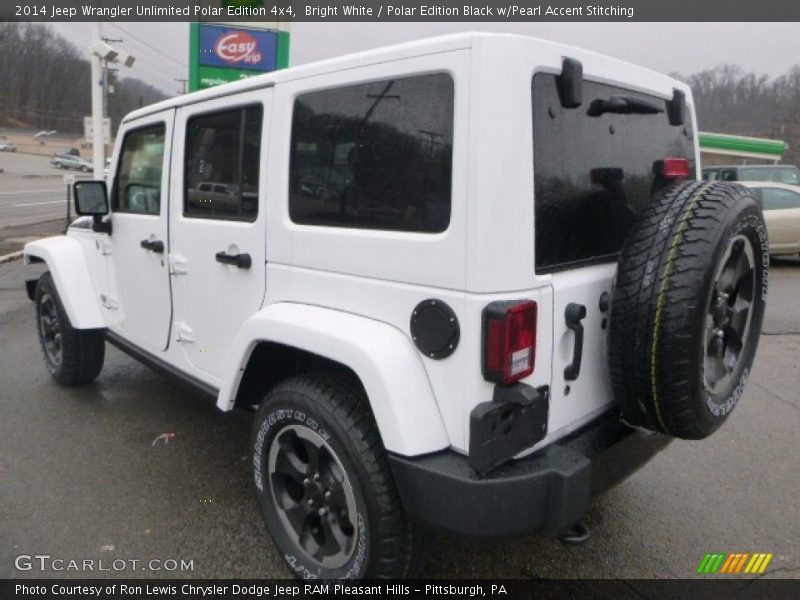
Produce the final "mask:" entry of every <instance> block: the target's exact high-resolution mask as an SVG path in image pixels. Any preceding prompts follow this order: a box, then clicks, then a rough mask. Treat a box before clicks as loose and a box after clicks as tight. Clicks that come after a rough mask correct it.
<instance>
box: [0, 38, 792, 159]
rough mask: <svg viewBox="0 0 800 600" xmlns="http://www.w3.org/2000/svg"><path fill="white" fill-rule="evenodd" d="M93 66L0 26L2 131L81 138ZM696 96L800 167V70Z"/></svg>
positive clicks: (74, 52) (142, 93)
mask: <svg viewBox="0 0 800 600" xmlns="http://www.w3.org/2000/svg"><path fill="white" fill-rule="evenodd" d="M89 72H90V68H89V61H88V60H87V59H86V58H85V57H84V56H83V54H82V53H81V52H80V51H79V49H78V48H77V47H76V46H75V45H74V44H72V43H70V42H68V41H67V40H65V39H64V38H63V37H61V36H59V35H57V34H55V33H54V32H53V31H52V29H50V28H49V27H47V26H44V25H33V24H18V23H0V73H2V84H1V85H0V127H3V126H5V127H20V128H41V129H55V130H58V131H61V132H73V133H79V132H81V131H82V128H83V117H84V116H85V115H88V114H89V112H90V105H91V103H90V97H89V96H90V93H89ZM676 77H678V78H680V79H682V80H684V81H686V82H688V83H689V85H691V87H692V89H693V91H694V97H695V104H696V108H697V117H698V124H699V127H700V129H701V130H704V131H714V132H718V133H731V134H739V135H751V136H756V137H771V138H777V139H783V140H785V141H786V142H788V143H789V146H790V147H789V151H788V152H787V154H786V155H785V159H784V160H785V162H789V163H800V66H797V67H794V68H793V69H791V70H790V71H789V72H788V73H786V74H785V75H783V76H781V77H777V78H769V77H767V76H766V75H759V74H756V73H747V72H745V71H743V70H742V69H741V68H740V67H738V66H735V65H729V64H722V65H719V66H717V67H715V68H713V69H708V70H705V71H701V72H699V73H695V74H693V75H689V76H682V75H676ZM112 83H113V84H114V87H115V93H114V94H113V95H110V96H109V106H108V113H109V116H111V118H112V127H113V128H114V130H115V131H116V127H117V125H118V123H119V121H120V119H121V118H122V116H123V115H125V113H127V112H129V111H131V110H133V109H135V108H138V107H140V106H143V105H146V104H151V103H153V102H157V101H158V100H162V99H163V98H165V97H166V95H165V94H164V93H162V92H161V91H160V90H159V89H157V88H155V87H153V86H152V85H149V84H147V83H145V82H143V81H141V80H139V79H132V78H124V79H121V80H119V81H113V80H112Z"/></svg>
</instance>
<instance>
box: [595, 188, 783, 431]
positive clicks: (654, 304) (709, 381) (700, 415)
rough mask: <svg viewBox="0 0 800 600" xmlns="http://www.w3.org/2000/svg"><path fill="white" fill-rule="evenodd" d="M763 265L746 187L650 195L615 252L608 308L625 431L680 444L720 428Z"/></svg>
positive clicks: (737, 391)
mask: <svg viewBox="0 0 800 600" xmlns="http://www.w3.org/2000/svg"><path fill="white" fill-rule="evenodd" d="M768 265H769V249H768V242H767V231H766V226H765V225H764V220H763V215H762V213H761V209H760V208H759V207H758V204H757V203H756V201H755V199H754V198H753V197H752V196H751V195H750V193H749V192H748V190H747V189H746V188H744V187H741V186H738V185H732V184H727V183H703V182H690V183H684V184H680V185H677V186H674V187H671V188H668V189H667V190H664V191H662V192H659V193H658V194H656V196H655V197H654V198H653V200H652V202H651V204H650V205H649V206H648V207H646V208H645V210H644V211H643V213H642V214H641V216H640V217H639V220H638V221H637V223H636V224H635V225H634V228H633V231H632V232H631V235H630V236H629V238H628V240H627V241H626V243H625V246H624V247H623V249H622V252H621V253H620V258H619V264H618V267H617V279H616V283H615V287H614V295H613V302H612V308H611V328H610V332H609V358H610V365H611V378H612V383H613V385H614V391H615V396H616V398H617V400H618V402H619V403H620V406H621V408H622V411H623V414H624V416H625V418H626V420H627V421H628V422H630V423H631V424H633V425H637V426H641V427H644V428H647V429H651V430H653V431H658V432H662V433H667V434H669V435H673V436H676V437H680V438H685V439H700V438H704V437H706V436H708V435H710V434H711V433H713V432H714V431H715V430H716V429H717V428H718V427H720V426H721V425H722V423H723V422H724V421H725V420H726V419H727V417H728V415H730V413H731V411H732V410H733V409H734V407H735V406H736V404H737V403H738V401H739V399H740V397H741V395H742V391H743V389H744V385H745V383H746V381H747V379H748V377H749V375H750V369H751V367H752V363H753V359H754V357H755V351H756V347H757V345H758V340H759V335H760V332H761V322H762V320H763V317H764V307H765V301H766V294H767V271H768Z"/></svg>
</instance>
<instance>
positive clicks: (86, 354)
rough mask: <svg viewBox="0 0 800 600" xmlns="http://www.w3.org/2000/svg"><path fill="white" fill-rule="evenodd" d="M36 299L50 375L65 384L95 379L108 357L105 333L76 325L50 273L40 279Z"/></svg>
mask: <svg viewBox="0 0 800 600" xmlns="http://www.w3.org/2000/svg"><path fill="white" fill-rule="evenodd" d="M34 299H35V302H36V325H37V331H38V333H39V344H40V345H41V347H42V353H43V354H44V362H45V365H46V366H47V370H48V371H49V372H50V375H52V376H53V379H55V380H56V381H57V382H58V383H60V384H61V385H64V386H76V385H82V384H86V383H89V382H91V381H93V380H94V379H95V377H97V375H98V374H99V373H100V371H101V369H102V368H103V361H104V359H105V340H104V339H103V334H102V333H101V332H100V331H99V330H97V329H75V328H74V327H72V325H71V324H70V322H69V317H68V316H67V313H66V311H65V310H64V306H63V305H62V303H61V298H59V296H58V291H57V290H56V286H55V284H54V283H53V277H52V276H51V275H50V273H45V274H44V275H42V277H41V278H40V279H39V282H38V283H37V284H36V295H35V297H34Z"/></svg>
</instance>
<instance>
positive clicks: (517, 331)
mask: <svg viewBox="0 0 800 600" xmlns="http://www.w3.org/2000/svg"><path fill="white" fill-rule="evenodd" d="M535 359H536V302H533V301H530V300H525V301H518V300H512V301H507V302H492V303H491V304H489V305H488V306H487V307H486V308H484V309H483V377H484V379H486V380H487V381H493V382H495V383H499V384H502V385H510V384H512V383H514V382H515V381H519V380H520V379H525V378H526V377H527V376H528V375H530V374H531V373H533V366H534V363H535V362H536V360H535Z"/></svg>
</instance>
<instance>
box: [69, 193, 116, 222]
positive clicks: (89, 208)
mask: <svg viewBox="0 0 800 600" xmlns="http://www.w3.org/2000/svg"><path fill="white" fill-rule="evenodd" d="M72 189H73V195H74V197H75V212H76V213H78V214H79V215H81V216H88V217H94V226H93V229H94V231H99V232H103V233H111V223H107V222H105V221H103V216H104V215H107V214H108V190H107V189H106V182H105V181H76V182H75V183H74V184H73V186H72Z"/></svg>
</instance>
